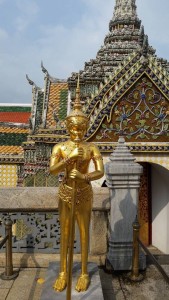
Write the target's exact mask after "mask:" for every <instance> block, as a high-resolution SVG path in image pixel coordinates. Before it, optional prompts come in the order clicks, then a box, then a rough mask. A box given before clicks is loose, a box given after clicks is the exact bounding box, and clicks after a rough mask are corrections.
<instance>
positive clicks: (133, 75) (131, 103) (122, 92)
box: [86, 53, 169, 143]
mask: <svg viewBox="0 0 169 300" xmlns="http://www.w3.org/2000/svg"><path fill="white" fill-rule="evenodd" d="M86 111H87V112H88V113H89V117H90V124H91V125H90V128H89V131H88V134H87V140H90V141H91V140H92V141H95V142H99V143H102V142H116V141H117V140H118V136H119V135H123V136H125V137H127V139H128V141H130V142H144V141H147V142H152V141H153V142H154V141H158V142H162V141H165V142H168V141H169V128H168V127H169V118H168V114H169V74H168V71H167V69H166V68H165V67H163V66H162V64H161V63H160V62H159V61H158V59H157V58H155V57H153V56H151V55H147V57H144V56H142V55H141V54H140V53H134V54H133V55H132V56H129V57H128V58H127V59H126V60H125V61H124V63H123V65H122V66H121V67H120V68H119V69H118V70H116V72H115V74H114V76H113V77H112V78H110V80H109V81H107V82H106V84H105V85H104V86H103V85H102V84H101V86H100V91H99V93H98V95H96V96H95V97H93V98H92V99H91V100H90V101H88V107H87V109H86Z"/></svg>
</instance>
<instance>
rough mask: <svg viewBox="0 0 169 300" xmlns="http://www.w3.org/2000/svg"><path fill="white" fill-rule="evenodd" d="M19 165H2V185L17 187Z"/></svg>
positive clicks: (0, 182) (0, 173) (0, 174)
mask: <svg viewBox="0 0 169 300" xmlns="http://www.w3.org/2000/svg"><path fill="white" fill-rule="evenodd" d="M16 184H17V165H11V164H4V165H3V164H1V165H0V187H1V188H2V187H16Z"/></svg>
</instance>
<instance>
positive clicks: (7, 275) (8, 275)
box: [1, 215, 18, 280]
mask: <svg viewBox="0 0 169 300" xmlns="http://www.w3.org/2000/svg"><path fill="white" fill-rule="evenodd" d="M5 232H6V236H7V237H8V239H7V241H6V266H5V272H4V273H3V274H2V275H1V278H2V279H4V280H11V279H15V278H16V277H17V276H18V271H15V272H14V271H13V263H12V220H11V218H10V216H9V215H8V217H7V219H6V221H5Z"/></svg>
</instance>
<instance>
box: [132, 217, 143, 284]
mask: <svg viewBox="0 0 169 300" xmlns="http://www.w3.org/2000/svg"><path fill="white" fill-rule="evenodd" d="M139 231H140V224H139V222H138V218H137V216H136V219H135V221H134V223H133V258H132V271H131V275H130V280H132V281H141V280H142V279H143V276H142V274H139V241H138V239H139Z"/></svg>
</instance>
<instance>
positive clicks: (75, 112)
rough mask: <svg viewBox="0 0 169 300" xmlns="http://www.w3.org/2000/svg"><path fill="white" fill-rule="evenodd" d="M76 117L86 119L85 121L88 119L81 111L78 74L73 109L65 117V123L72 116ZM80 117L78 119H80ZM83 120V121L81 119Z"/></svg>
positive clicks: (70, 119) (69, 120)
mask: <svg viewBox="0 0 169 300" xmlns="http://www.w3.org/2000/svg"><path fill="white" fill-rule="evenodd" d="M75 117H76V118H78V117H81V118H83V120H86V122H88V121H89V119H88V117H87V115H85V114H84V113H83V111H82V104H81V102H80V78H79V74H78V80H77V88H76V99H75V102H74V105H73V110H72V111H71V113H70V114H69V115H68V116H67V117H66V121H67V124H68V123H69V122H71V121H72V118H75ZM81 118H80V119H79V121H81ZM82 122H83V121H82Z"/></svg>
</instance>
